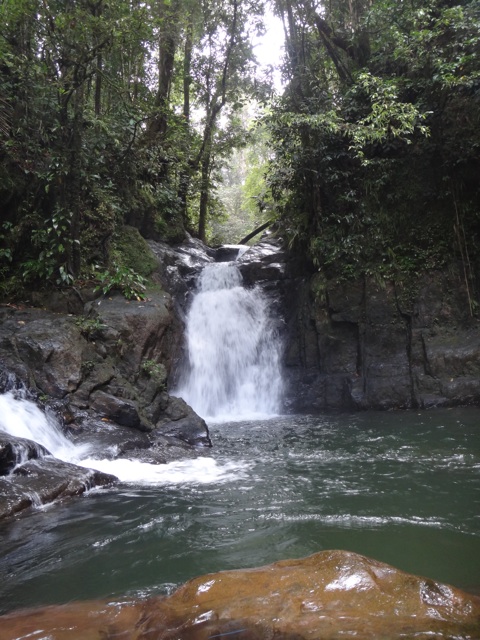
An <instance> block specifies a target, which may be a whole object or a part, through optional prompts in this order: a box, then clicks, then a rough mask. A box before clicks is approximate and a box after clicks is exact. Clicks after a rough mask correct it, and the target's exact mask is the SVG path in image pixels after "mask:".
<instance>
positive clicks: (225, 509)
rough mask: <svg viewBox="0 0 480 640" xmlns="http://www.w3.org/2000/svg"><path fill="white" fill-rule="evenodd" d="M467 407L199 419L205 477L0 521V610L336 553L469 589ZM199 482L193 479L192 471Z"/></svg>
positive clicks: (479, 483) (475, 491)
mask: <svg viewBox="0 0 480 640" xmlns="http://www.w3.org/2000/svg"><path fill="white" fill-rule="evenodd" d="M479 418H480V410H478V409H455V410H448V411H447V410H445V411H444V410H439V411H432V412H423V413H412V412H407V413H361V414H355V415H346V414H342V415H329V416H315V417H313V416H293V417H292V416H291V417H279V418H272V419H270V420H266V421H257V422H235V423H223V424H212V425H211V434H212V439H213V442H214V449H213V450H212V451H210V452H208V453H207V456H209V458H211V460H210V463H215V465H216V467H218V468H221V469H223V471H224V472H223V473H222V474H220V475H219V474H217V475H215V474H214V475H212V478H211V481H205V478H204V477H203V478H201V473H200V474H199V468H201V467H199V466H198V465H195V464H192V465H191V467H189V466H188V465H189V464H190V463H188V462H186V463H185V465H186V466H185V469H184V473H183V474H182V475H181V476H178V477H176V478H175V479H174V480H175V482H169V481H168V478H166V479H165V480H164V481H163V483H158V482H157V484H155V485H151V486H148V485H145V484H139V483H130V484H129V483H122V484H121V485H119V487H117V488H116V489H113V490H107V491H105V490H101V491H95V492H92V493H90V494H89V495H88V496H85V497H82V498H79V499H74V500H72V501H70V502H65V503H63V504H56V505H52V506H50V507H47V508H45V509H44V510H42V511H37V512H35V513H33V514H32V513H31V514H25V515H23V516H20V517H18V518H17V519H15V520H13V521H10V522H7V523H3V524H2V525H0V539H1V551H0V553H1V558H0V603H1V605H0V606H1V611H2V612H5V611H9V610H12V609H15V608H18V607H24V606H32V605H39V604H48V603H55V602H68V601H70V600H75V599H86V598H96V597H110V596H117V597H119V596H123V595H129V596H130V595H135V596H139V595H140V596H146V595H149V594H154V593H168V592H170V591H171V590H172V589H173V588H175V587H176V586H178V585H179V584H181V583H182V582H184V581H185V580H187V579H189V578H191V577H194V576H197V575H199V574H203V573H207V572H210V571H218V570H222V569H233V568H241V567H249V566H258V565H262V564H266V563H269V562H273V561H276V560H280V559H284V558H291V557H300V556H304V555H308V554H310V553H314V552H316V551H320V550H323V549H332V548H340V549H348V550H352V551H356V552H359V553H363V554H366V555H368V556H371V557H374V558H376V559H378V560H382V561H385V562H388V563H390V564H393V565H395V566H396V567H398V568H400V569H403V570H406V571H411V572H414V573H417V574H420V575H425V576H427V577H430V578H434V579H437V580H440V581H443V582H448V583H451V584H453V585H455V586H459V587H462V588H465V589H470V590H477V591H478V589H479V586H480V429H479ZM201 479H203V482H201V481H200V480H201Z"/></svg>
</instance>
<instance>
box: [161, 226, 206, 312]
mask: <svg viewBox="0 0 480 640" xmlns="http://www.w3.org/2000/svg"><path fill="white" fill-rule="evenodd" d="M149 246H150V249H151V250H152V252H153V254H154V255H155V256H156V257H157V258H158V261H159V265H158V274H159V278H160V280H161V282H162V284H163V286H164V287H165V288H166V290H167V291H168V292H169V293H170V294H171V295H172V296H173V297H174V299H175V302H176V304H178V305H179V307H180V308H181V309H183V310H185V308H186V306H187V305H188V302H189V297H190V293H191V292H192V291H193V290H194V289H195V285H196V278H197V275H198V273H199V271H200V270H201V269H202V268H203V267H204V266H205V265H206V264H208V263H210V262H215V250H214V249H210V248H209V247H207V246H206V245H204V244H203V243H202V242H200V240H197V239H195V238H188V239H187V240H185V241H184V242H183V243H182V244H179V245H175V246H174V247H172V246H170V245H167V244H165V243H163V242H154V241H153V240H152V241H149Z"/></svg>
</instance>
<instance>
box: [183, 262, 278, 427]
mask: <svg viewBox="0 0 480 640" xmlns="http://www.w3.org/2000/svg"><path fill="white" fill-rule="evenodd" d="M186 337H187V351H188V357H189V362H188V366H187V367H186V370H185V372H184V375H183V378H182V382H181V384H180V386H179V388H178V390H177V391H176V394H177V395H179V396H181V397H183V398H185V400H186V401H187V402H188V403H189V404H190V405H191V406H192V407H193V408H194V409H195V411H197V413H198V414H200V415H201V416H203V417H205V419H207V420H209V419H210V420H216V421H222V420H223V421H225V420H232V419H237V420H240V419H258V418H262V417H267V416H271V415H274V414H276V413H278V412H279V409H280V406H281V396H282V378H281V373H280V358H281V343H280V340H279V337H278V332H277V331H276V327H275V323H274V321H273V319H272V318H271V316H270V313H269V305H268V299H267V298H266V296H265V295H264V294H263V293H262V291H261V289H260V288H258V287H256V288H252V289H247V288H245V287H244V286H243V281H242V275H241V273H240V271H239V269H238V268H237V266H236V264H235V262H220V263H215V264H209V265H207V266H206V267H205V268H204V269H203V271H202V272H201V274H200V278H199V284H198V291H197V293H196V295H195V298H194V300H193V302H192V306H191V308H190V311H189V314H188V318H187V336H186Z"/></svg>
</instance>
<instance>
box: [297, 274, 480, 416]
mask: <svg viewBox="0 0 480 640" xmlns="http://www.w3.org/2000/svg"><path fill="white" fill-rule="evenodd" d="M408 287H409V288H408V289H406V288H405V286H403V287H400V286H398V285H395V284H393V283H390V282H386V283H382V285H379V284H378V283H376V282H375V281H374V280H373V279H365V280H362V281H355V282H350V283H336V282H332V281H330V282H328V281H325V280H323V279H321V277H320V276H319V274H317V275H315V276H313V277H312V278H311V279H309V280H304V281H300V280H299V279H297V280H296V281H292V283H291V286H290V288H289V290H288V291H287V293H288V296H287V299H286V317H287V322H288V327H289V329H288V335H287V340H286V352H285V368H286V374H287V377H288V380H289V397H288V399H287V404H288V406H289V407H290V408H291V409H292V410H296V411H312V410H325V409H340V410H355V409H407V408H429V407H439V406H443V407H445V406H455V405H464V404H474V403H479V402H480V323H479V322H478V321H477V320H475V319H472V318H471V317H469V315H468V314H467V309H468V301H467V295H466V292H465V291H464V290H463V286H462V280H461V274H460V273H458V272H456V271H455V270H452V271H451V272H448V273H446V272H426V273H424V274H422V275H421V276H420V277H419V278H418V279H417V280H416V281H415V282H410V283H408Z"/></svg>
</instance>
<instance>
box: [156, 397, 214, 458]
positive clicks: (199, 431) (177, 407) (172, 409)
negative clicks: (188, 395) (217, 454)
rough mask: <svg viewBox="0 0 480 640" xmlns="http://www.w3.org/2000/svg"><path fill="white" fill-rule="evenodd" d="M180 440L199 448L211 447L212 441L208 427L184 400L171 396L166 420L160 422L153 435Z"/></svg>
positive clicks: (166, 411)
mask: <svg viewBox="0 0 480 640" xmlns="http://www.w3.org/2000/svg"><path fill="white" fill-rule="evenodd" d="M157 434H160V435H161V436H169V437H174V438H178V439H179V440H182V441H183V442H186V443H188V444H190V445H193V446H197V447H211V446H212V441H211V440H210V434H209V432H208V427H207V424H206V422H205V420H203V419H202V418H200V417H199V416H198V415H197V414H196V413H195V412H194V411H193V410H192V409H191V407H189V406H188V404H187V403H186V402H185V401H184V400H183V399H182V398H176V397H174V396H171V397H170V398H169V403H168V406H167V407H166V409H165V413H164V418H163V419H162V420H161V421H159V422H158V424H157V425H156V428H155V430H154V431H153V432H152V433H151V437H152V438H153V439H155V438H156V435H157Z"/></svg>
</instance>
